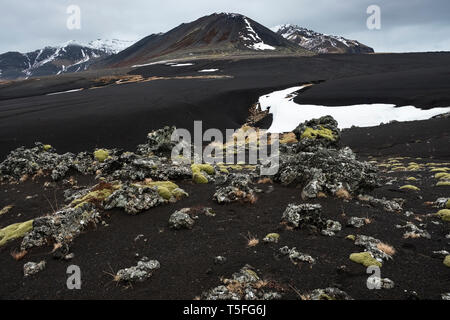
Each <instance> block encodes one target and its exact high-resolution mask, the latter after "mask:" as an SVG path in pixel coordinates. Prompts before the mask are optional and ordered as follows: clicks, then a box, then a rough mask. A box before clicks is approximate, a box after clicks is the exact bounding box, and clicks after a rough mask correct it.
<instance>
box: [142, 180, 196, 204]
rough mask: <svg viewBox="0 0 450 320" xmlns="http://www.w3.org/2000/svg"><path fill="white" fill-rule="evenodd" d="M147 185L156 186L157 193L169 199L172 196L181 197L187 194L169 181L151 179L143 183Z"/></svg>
mask: <svg viewBox="0 0 450 320" xmlns="http://www.w3.org/2000/svg"><path fill="white" fill-rule="evenodd" d="M145 185H146V186H148V187H156V188H157V190H158V194H159V195H160V196H161V197H162V198H164V199H165V200H171V199H172V198H175V199H177V200H178V199H181V198H182V197H183V196H187V193H186V192H185V191H184V190H182V189H180V187H179V186H178V185H177V184H175V183H173V182H171V181H151V182H147V183H146V184H145Z"/></svg>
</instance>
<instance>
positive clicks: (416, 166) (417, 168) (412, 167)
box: [406, 164, 420, 171]
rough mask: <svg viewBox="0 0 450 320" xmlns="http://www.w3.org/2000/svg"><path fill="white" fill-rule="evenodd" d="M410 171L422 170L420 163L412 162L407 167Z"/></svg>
mask: <svg viewBox="0 0 450 320" xmlns="http://www.w3.org/2000/svg"><path fill="white" fill-rule="evenodd" d="M406 170H408V171H418V170H420V166H419V165H418V164H410V165H409V166H408V168H406Z"/></svg>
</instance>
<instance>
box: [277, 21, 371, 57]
mask: <svg viewBox="0 0 450 320" xmlns="http://www.w3.org/2000/svg"><path fill="white" fill-rule="evenodd" d="M272 31H273V32H276V33H277V34H279V35H280V36H282V37H283V38H285V39H287V40H289V41H292V42H294V43H296V44H298V45H299V46H300V47H302V48H304V49H307V50H309V51H312V52H315V53H373V52H374V50H373V49H372V48H370V47H368V46H366V45H364V44H362V43H360V42H358V41H356V40H349V39H346V38H343V37H340V36H332V35H326V34H322V33H319V32H315V31H313V30H309V29H306V28H303V27H299V26H296V25H291V24H285V25H281V26H277V27H274V28H272Z"/></svg>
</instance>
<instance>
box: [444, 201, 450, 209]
mask: <svg viewBox="0 0 450 320" xmlns="http://www.w3.org/2000/svg"><path fill="white" fill-rule="evenodd" d="M445 207H446V208H447V209H450V200H447V203H446V204H445Z"/></svg>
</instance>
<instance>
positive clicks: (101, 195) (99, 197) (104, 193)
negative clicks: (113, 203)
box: [70, 184, 121, 207]
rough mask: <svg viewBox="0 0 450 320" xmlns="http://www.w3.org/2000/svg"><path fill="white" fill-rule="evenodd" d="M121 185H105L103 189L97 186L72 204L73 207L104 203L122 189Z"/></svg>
mask: <svg viewBox="0 0 450 320" xmlns="http://www.w3.org/2000/svg"><path fill="white" fill-rule="evenodd" d="M120 187H121V185H120V184H115V185H113V184H105V185H104V187H103V188H102V185H101V184H100V185H97V186H95V187H94V188H93V191H91V192H89V193H88V194H86V195H84V196H83V197H81V198H78V199H75V200H73V201H72V203H71V204H70V206H71V207H81V206H82V205H84V204H85V203H88V202H97V203H98V202H103V201H104V200H105V199H106V198H108V197H109V196H110V195H111V194H112V193H113V192H114V191H116V190H118V189H120ZM97 188H98V189H97Z"/></svg>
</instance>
